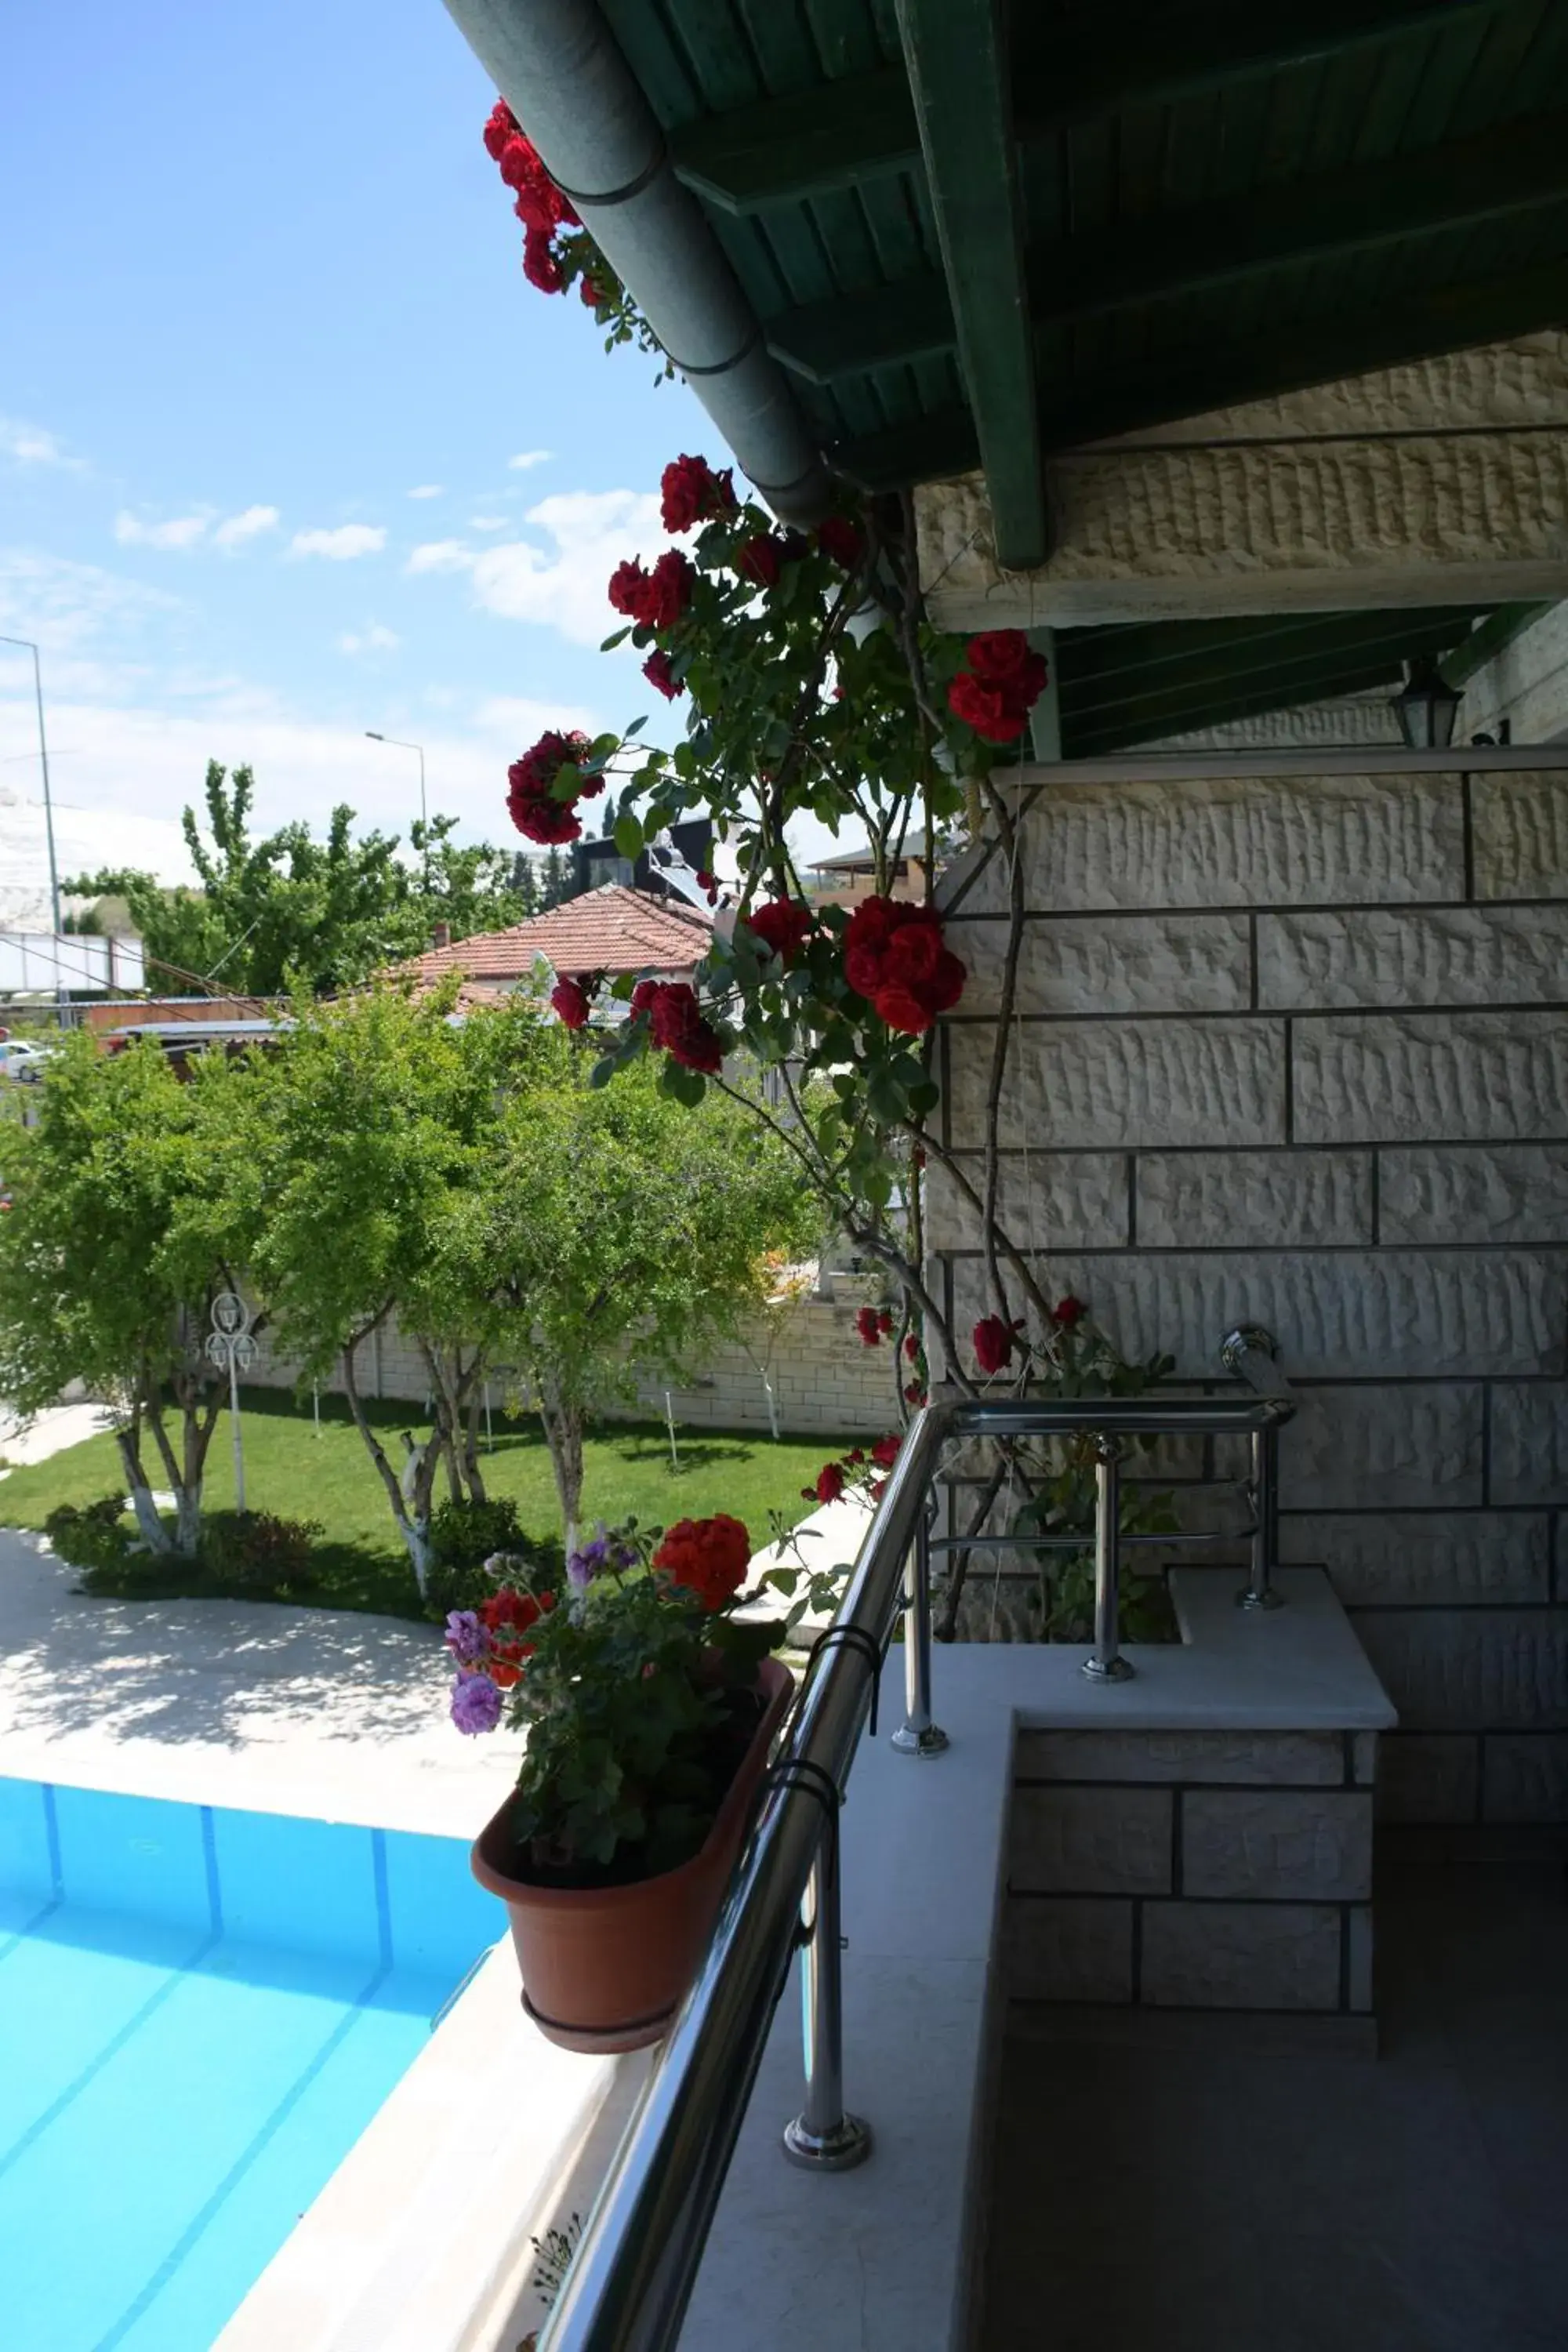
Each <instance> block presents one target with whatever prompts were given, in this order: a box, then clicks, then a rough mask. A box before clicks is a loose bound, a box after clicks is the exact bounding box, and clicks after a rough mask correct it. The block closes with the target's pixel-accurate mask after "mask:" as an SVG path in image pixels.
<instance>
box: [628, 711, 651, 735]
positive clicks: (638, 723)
mask: <svg viewBox="0 0 1568 2352" xmlns="http://www.w3.org/2000/svg"><path fill="white" fill-rule="evenodd" d="M646 726H647V711H646V710H645V711H644V712H643V714H642V716H641V718H640V719H627V721H626V730H625V731H626V734H627V735H637V734H640V733H641V731H642V730H643V729H644V728H645V727H646Z"/></svg>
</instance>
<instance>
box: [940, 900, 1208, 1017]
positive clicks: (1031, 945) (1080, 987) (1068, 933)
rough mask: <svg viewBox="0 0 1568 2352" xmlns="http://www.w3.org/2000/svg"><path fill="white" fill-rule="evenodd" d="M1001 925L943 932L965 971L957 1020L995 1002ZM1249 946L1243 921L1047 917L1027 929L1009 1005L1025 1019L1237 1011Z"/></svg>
mask: <svg viewBox="0 0 1568 2352" xmlns="http://www.w3.org/2000/svg"><path fill="white" fill-rule="evenodd" d="M1007 928H1008V927H1007V925H1006V923H1005V921H1000V920H984V921H976V922H966V921H965V920H964V919H963V916H962V915H960V916H959V917H958V918H956V919H954V920H953V921H952V923H951V924H950V925H949V927H948V945H949V946H950V947H951V948H952V950H953V951H954V953H955V954H956V955H957V956H958V957H959V959H960V960H961V961H962V962H963V964H964V965H965V966H966V967H967V968H968V971H969V984H968V986H967V987H966V988H965V990H964V992H963V1010H964V1011H965V1013H991V1012H994V1010H995V1008H996V1005H997V1003H998V1002H999V999H1000V996H1001V988H1002V964H1003V958H1004V956H1005V952H1006V947H1007ZM1251 1001H1252V942H1251V939H1250V937H1249V927H1248V924H1247V918H1246V916H1245V915H1199V914H1173V915H1124V916H1105V915H1088V916H1049V915H1042V916H1037V917H1035V918H1033V919H1031V920H1030V921H1029V922H1027V923H1026V925H1025V928H1024V937H1023V940H1022V944H1021V947H1020V950H1019V957H1018V978H1017V997H1016V1002H1017V1003H1018V1005H1019V1006H1020V1007H1021V1008H1022V1010H1023V1011H1024V1012H1026V1013H1245V1012H1246V1011H1247V1007H1248V1005H1249V1004H1250V1003H1251Z"/></svg>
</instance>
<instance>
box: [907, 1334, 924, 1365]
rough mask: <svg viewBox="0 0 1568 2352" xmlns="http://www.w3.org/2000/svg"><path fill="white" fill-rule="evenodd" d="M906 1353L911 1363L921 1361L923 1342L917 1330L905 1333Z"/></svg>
mask: <svg viewBox="0 0 1568 2352" xmlns="http://www.w3.org/2000/svg"><path fill="white" fill-rule="evenodd" d="M904 1353H905V1355H906V1356H907V1357H908V1358H909V1360H910V1363H911V1364H918V1363H919V1361H920V1355H921V1342H920V1334H919V1333H918V1332H917V1331H910V1332H907V1333H906V1334H905V1336H904Z"/></svg>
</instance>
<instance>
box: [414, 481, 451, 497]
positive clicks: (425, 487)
mask: <svg viewBox="0 0 1568 2352" xmlns="http://www.w3.org/2000/svg"><path fill="white" fill-rule="evenodd" d="M408 495H409V497H410V498H411V499H439V498H444V497H445V496H446V485H445V483H443V482H421V483H420V485H419V487H418V488H417V489H416V490H410V491H409V493H408Z"/></svg>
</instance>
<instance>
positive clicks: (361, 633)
mask: <svg viewBox="0 0 1568 2352" xmlns="http://www.w3.org/2000/svg"><path fill="white" fill-rule="evenodd" d="M402 643H403V640H402V638H401V637H400V636H399V635H398V634H397V632H396V630H395V629H388V628H385V627H384V626H383V625H382V623H381V622H380V621H372V622H371V624H370V625H369V626H368V627H367V628H363V629H345V630H344V632H343V634H342V636H341V637H340V638H339V639H338V651H339V652H340V653H341V654H389V653H393V652H395V650H396V648H397V647H398V646H400V645H401V644H402Z"/></svg>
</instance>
